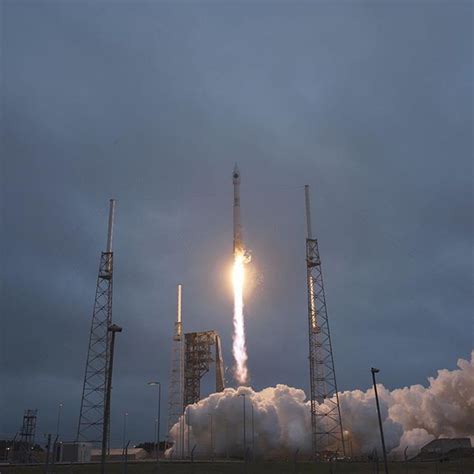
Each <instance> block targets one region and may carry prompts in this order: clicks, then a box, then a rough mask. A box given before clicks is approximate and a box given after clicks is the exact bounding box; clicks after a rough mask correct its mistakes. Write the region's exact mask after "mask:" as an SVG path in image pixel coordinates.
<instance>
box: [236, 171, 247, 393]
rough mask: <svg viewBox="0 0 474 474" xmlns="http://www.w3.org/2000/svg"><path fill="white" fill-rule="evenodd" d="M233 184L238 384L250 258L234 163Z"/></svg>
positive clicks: (243, 375)
mask: <svg viewBox="0 0 474 474" xmlns="http://www.w3.org/2000/svg"><path fill="white" fill-rule="evenodd" d="M232 181H233V184H234V208H233V210H234V219H233V220H234V266H233V269H232V285H233V290H234V319H233V322H234V335H233V338H232V341H233V346H232V354H233V356H234V360H235V378H236V379H237V381H238V382H239V383H240V384H245V383H247V381H248V369H247V358H248V357H247V348H246V345H245V323H244V284H245V270H244V265H245V264H246V263H248V262H249V260H250V258H249V257H248V256H247V255H246V253H245V250H244V246H243V242H242V226H241V223H240V171H239V168H238V167H237V165H235V168H234V172H233V174H232Z"/></svg>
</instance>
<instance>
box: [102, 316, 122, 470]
mask: <svg viewBox="0 0 474 474" xmlns="http://www.w3.org/2000/svg"><path fill="white" fill-rule="evenodd" d="M107 331H109V332H111V333H112V339H111V341H110V359H109V370H108V374H107V385H106V396H105V405H104V422H103V425H102V454H101V460H100V472H101V474H104V473H105V453H106V450H107V438H108V434H109V425H110V394H111V392H112V369H113V367H114V348H115V334H116V333H118V332H122V328H121V327H120V326H117V325H116V324H111V325H110V326H109V327H108V328H107Z"/></svg>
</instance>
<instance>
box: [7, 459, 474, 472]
mask: <svg viewBox="0 0 474 474" xmlns="http://www.w3.org/2000/svg"><path fill="white" fill-rule="evenodd" d="M53 472H54V473H55V474H56V473H58V474H59V473H64V474H87V473H91V474H98V473H100V465H99V464H83V465H71V464H68V465H57V466H54V471H53V470H52V469H51V468H50V470H49V474H53ZM8 473H16V474H36V473H37V474H39V473H45V468H44V466H0V474H8ZM106 473H107V474H158V473H159V474H221V473H222V474H273V473H282V474H305V473H314V474H351V473H354V474H376V473H379V474H383V473H384V470H383V465H382V464H380V465H379V468H378V470H377V468H376V466H375V465H374V464H369V463H355V462H354V463H349V462H344V463H343V462H339V463H332V464H329V463H317V464H315V463H304V462H301V463H298V464H296V465H295V464H294V463H293V462H270V461H267V462H259V463H249V464H247V466H245V464H244V463H242V462H219V461H215V462H194V463H191V462H179V461H174V462H167V461H164V462H160V464H159V466H157V465H156V464H155V463H153V462H134V463H128V465H127V466H126V467H125V465H124V464H122V463H109V464H107V467H106ZM389 473H390V474H428V473H433V474H448V473H456V474H474V459H466V460H459V461H456V462H454V461H453V462H444V463H439V462H438V463H433V462H419V463H402V462H400V463H390V465H389Z"/></svg>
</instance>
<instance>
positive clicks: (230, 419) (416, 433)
mask: <svg viewBox="0 0 474 474" xmlns="http://www.w3.org/2000/svg"><path fill="white" fill-rule="evenodd" d="M458 367H459V369H457V370H452V371H449V370H439V371H438V374H437V376H436V377H430V378H429V379H428V381H429V385H428V387H423V386H422V385H413V386H411V387H405V388H401V389H396V390H393V391H389V390H387V389H386V388H385V387H383V385H379V397H380V402H381V411H382V419H383V425H384V431H385V437H386V444H387V449H388V450H389V451H392V454H399V455H400V457H401V456H402V455H403V451H404V450H405V448H406V446H408V447H409V449H408V455H411V454H413V453H415V452H417V451H418V449H419V448H420V447H421V446H423V445H424V444H426V443H427V442H429V441H431V440H432V439H435V438H440V437H471V440H472V441H474V396H473V394H474V351H473V353H472V354H471V361H467V360H463V359H459V360H458ZM244 394H245V403H246V444H247V449H248V450H249V451H250V452H251V451H252V421H251V420H252V413H251V412H252V408H251V407H252V405H253V407H254V453H255V456H258V457H265V458H279V457H285V456H287V455H291V454H293V453H294V452H295V450H296V449H299V450H300V453H301V455H307V456H309V455H310V450H311V420H310V418H311V417H310V406H309V402H308V401H307V400H306V395H305V393H304V391H303V390H300V389H296V388H292V387H288V386H286V385H277V386H276V387H269V388H265V389H263V390H261V391H258V392H257V391H254V390H252V389H251V388H250V387H239V388H238V389H237V390H235V389H232V388H228V389H225V390H224V392H221V393H214V394H212V395H210V396H209V397H207V398H205V399H203V400H201V401H200V402H198V403H196V404H194V405H190V406H188V407H187V408H186V414H185V419H186V420H187V417H188V415H189V419H190V425H191V429H190V433H188V430H187V427H186V423H185V433H184V453H185V454H187V450H188V446H189V447H190V449H192V448H193V446H194V445H196V448H195V451H194V454H195V456H197V457H199V456H202V457H208V456H210V455H211V454H213V455H214V456H216V457H225V456H227V455H228V456H242V454H243V398H244V397H243V396H241V395H244ZM339 400H340V404H341V410H342V420H343V425H344V430H347V433H346V440H347V443H348V445H349V446H348V451H349V453H350V445H352V450H353V452H354V455H356V454H368V453H370V452H372V451H373V449H374V448H376V449H379V445H380V439H379V433H378V426H377V417H376V416H377V415H376V411H375V401H374V392H373V389H369V390H367V391H365V392H363V391H361V390H352V391H346V392H341V393H340V394H339ZM210 415H212V416H210ZM211 423H212V443H211ZM188 434H189V441H188ZM171 437H172V439H173V440H175V441H176V440H179V439H180V437H179V423H177V424H176V425H175V426H174V427H173V428H172V430H171ZM180 452H181V447H180V446H179V445H175V446H173V448H171V449H169V450H168V451H167V455H168V456H170V455H175V453H180Z"/></svg>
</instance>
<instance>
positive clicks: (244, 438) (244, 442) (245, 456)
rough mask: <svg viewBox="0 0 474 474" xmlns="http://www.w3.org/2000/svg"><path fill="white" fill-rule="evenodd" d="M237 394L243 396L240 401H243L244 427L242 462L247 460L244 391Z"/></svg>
mask: <svg viewBox="0 0 474 474" xmlns="http://www.w3.org/2000/svg"><path fill="white" fill-rule="evenodd" d="M239 396H241V397H243V398H242V402H243V412H242V416H243V422H244V423H243V425H244V429H243V445H244V462H246V461H247V429H246V426H245V393H241V394H240V395H239Z"/></svg>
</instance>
